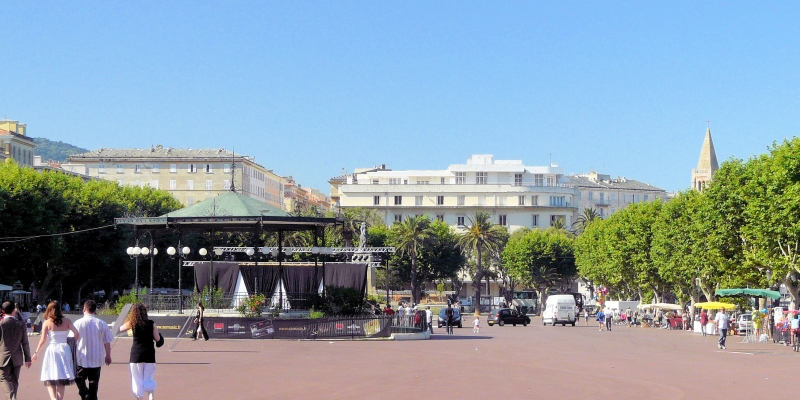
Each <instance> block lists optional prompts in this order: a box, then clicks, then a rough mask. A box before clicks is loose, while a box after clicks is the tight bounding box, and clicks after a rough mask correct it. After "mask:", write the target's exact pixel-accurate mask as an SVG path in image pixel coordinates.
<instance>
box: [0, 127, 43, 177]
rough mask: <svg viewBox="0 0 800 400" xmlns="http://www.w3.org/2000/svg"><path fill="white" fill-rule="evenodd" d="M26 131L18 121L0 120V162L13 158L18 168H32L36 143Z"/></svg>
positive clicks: (26, 128)
mask: <svg viewBox="0 0 800 400" xmlns="http://www.w3.org/2000/svg"><path fill="white" fill-rule="evenodd" d="M27 131H28V127H27V125H25V124H20V123H19V121H11V120H0V160H5V159H6V158H13V159H14V161H16V162H17V164H19V165H20V166H25V167H33V154H34V151H35V150H36V143H35V142H34V141H33V139H31V138H30V137H28V132H27Z"/></svg>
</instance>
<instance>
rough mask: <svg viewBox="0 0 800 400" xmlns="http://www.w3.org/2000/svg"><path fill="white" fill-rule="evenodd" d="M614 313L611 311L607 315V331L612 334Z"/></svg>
mask: <svg viewBox="0 0 800 400" xmlns="http://www.w3.org/2000/svg"><path fill="white" fill-rule="evenodd" d="M614 314H615V313H614V311H613V310H611V311H609V312H608V314H606V330H607V331H609V332H611V323H612V322H614Z"/></svg>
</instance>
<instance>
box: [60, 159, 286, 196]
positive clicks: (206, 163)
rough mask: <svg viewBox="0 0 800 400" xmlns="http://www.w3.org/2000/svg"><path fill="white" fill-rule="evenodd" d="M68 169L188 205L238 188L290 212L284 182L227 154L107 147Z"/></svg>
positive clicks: (250, 161) (72, 161) (75, 161)
mask: <svg viewBox="0 0 800 400" xmlns="http://www.w3.org/2000/svg"><path fill="white" fill-rule="evenodd" d="M232 165H235V168H233V169H232V168H231V166H232ZM62 168H64V169H67V170H70V171H74V172H78V173H82V174H84V175H89V176H91V177H96V178H100V179H106V180H111V181H116V182H117V183H118V184H119V185H135V186H149V187H152V188H157V189H163V190H166V191H169V192H170V193H172V195H173V196H175V198H176V199H178V200H179V201H180V202H181V203H183V204H184V205H187V206H188V205H192V204H194V203H196V202H199V201H202V200H204V199H207V198H209V197H213V196H216V195H218V194H220V193H223V192H225V191H229V190H231V189H232V188H235V189H236V191H237V192H240V193H243V194H245V195H247V196H249V197H252V198H254V199H257V200H260V201H262V202H264V203H267V204H269V205H271V206H274V207H277V208H281V209H284V206H283V185H282V184H281V177H280V176H278V175H277V174H275V173H274V172H272V171H271V170H268V169H266V168H264V167H263V166H262V165H260V164H258V163H256V160H255V158H254V157H250V156H246V155H238V154H233V153H232V152H229V151H227V150H225V149H176V148H171V147H164V146H161V145H158V146H154V147H151V148H149V149H107V148H101V149H98V150H93V151H90V152H87V153H82V154H76V155H73V156H70V157H69V158H68V159H67V163H66V164H62Z"/></svg>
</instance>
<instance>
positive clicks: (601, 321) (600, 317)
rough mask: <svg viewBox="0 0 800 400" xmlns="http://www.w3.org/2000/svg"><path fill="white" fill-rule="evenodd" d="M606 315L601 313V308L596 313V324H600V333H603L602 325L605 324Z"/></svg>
mask: <svg viewBox="0 0 800 400" xmlns="http://www.w3.org/2000/svg"><path fill="white" fill-rule="evenodd" d="M605 318H606V313H604V312H603V309H602V308H601V309H600V311H598V312H597V322H598V323H599V324H600V331H601V332H602V331H603V324H605V322H606V321H605Z"/></svg>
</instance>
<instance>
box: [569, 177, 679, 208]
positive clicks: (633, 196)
mask: <svg viewBox="0 0 800 400" xmlns="http://www.w3.org/2000/svg"><path fill="white" fill-rule="evenodd" d="M567 179H568V180H569V182H570V183H571V184H572V185H574V186H575V187H577V188H578V194H577V196H576V198H575V204H576V206H577V210H578V213H579V214H581V213H583V210H585V209H587V208H593V209H595V210H596V211H597V213H598V214H599V215H600V217H606V216H609V215H611V214H612V213H614V212H616V211H618V210H621V209H623V208H625V207H627V206H628V205H629V204H634V203H641V202H645V201H653V200H662V201H666V199H667V192H666V191H665V190H664V189H661V188H659V187H655V186H652V185H648V184H646V183H643V182H639V181H636V180H633V179H627V178H625V177H616V178H611V176H610V175H606V174H598V173H597V172H590V173H588V174H578V175H570V176H568V177H567Z"/></svg>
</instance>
